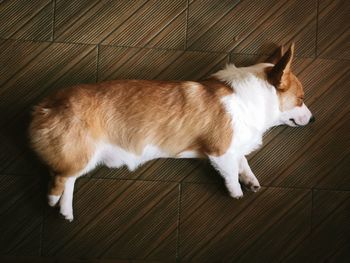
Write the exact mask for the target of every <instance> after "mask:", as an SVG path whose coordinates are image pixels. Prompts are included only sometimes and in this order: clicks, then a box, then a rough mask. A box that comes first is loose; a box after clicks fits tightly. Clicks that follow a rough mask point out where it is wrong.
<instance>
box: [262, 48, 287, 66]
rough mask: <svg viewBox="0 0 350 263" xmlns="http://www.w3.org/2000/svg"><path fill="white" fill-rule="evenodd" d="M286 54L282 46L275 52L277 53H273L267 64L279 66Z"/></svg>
mask: <svg viewBox="0 0 350 263" xmlns="http://www.w3.org/2000/svg"><path fill="white" fill-rule="evenodd" d="M283 54H284V46H280V47H279V48H277V49H276V50H275V52H273V54H272V55H271V56H269V57H268V58H267V59H266V61H265V62H266V63H271V64H275V65H276V64H277V62H278V61H280V59H281V58H282V57H283Z"/></svg>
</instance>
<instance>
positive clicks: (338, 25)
mask: <svg viewBox="0 0 350 263" xmlns="http://www.w3.org/2000/svg"><path fill="white" fill-rule="evenodd" d="M349 13H350V8H349V5H348V3H347V2H346V1H343V0H320V1H319V15H318V30H317V53H318V55H319V56H320V57H323V58H333V59H334V58H338V59H350V51H349V40H350V30H349V26H348V24H347V23H346V22H345V21H348V20H349Z"/></svg>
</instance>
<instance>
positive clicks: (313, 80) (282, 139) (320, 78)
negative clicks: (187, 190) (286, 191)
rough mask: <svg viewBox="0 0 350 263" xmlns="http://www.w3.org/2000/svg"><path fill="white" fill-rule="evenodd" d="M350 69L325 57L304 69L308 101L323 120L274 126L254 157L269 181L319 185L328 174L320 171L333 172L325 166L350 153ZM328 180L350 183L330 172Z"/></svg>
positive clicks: (256, 167) (334, 183)
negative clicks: (348, 130) (349, 123)
mask: <svg viewBox="0 0 350 263" xmlns="http://www.w3.org/2000/svg"><path fill="white" fill-rule="evenodd" d="M306 62H308V61H306ZM346 72H347V65H346V64H345V63H341V62H337V61H333V60H319V59H316V60H314V61H313V62H312V63H311V64H310V63H308V65H307V67H306V68H304V69H303V70H302V71H301V73H300V78H301V80H302V82H303V83H304V86H305V90H306V104H307V105H308V106H309V107H310V109H311V111H312V112H313V114H314V115H315V117H316V120H317V121H316V122H315V123H313V124H311V125H309V126H307V127H303V128H289V127H287V128H278V129H274V130H272V132H271V133H269V134H268V135H267V136H266V137H267V139H268V140H267V142H265V144H264V146H263V148H262V149H260V150H259V151H258V152H257V153H256V154H255V155H254V156H253V157H251V160H250V164H251V167H252V169H253V172H254V173H255V175H256V176H257V177H258V179H260V181H261V183H262V184H263V185H275V186H289V187H294V186H297V187H312V186H315V184H317V182H318V181H320V180H321V179H322V178H323V176H321V174H320V173H319V172H322V173H323V174H324V175H325V176H328V175H326V171H329V170H325V169H326V168H327V169H328V168H331V167H334V168H335V165H336V164H337V163H338V162H340V161H341V160H342V159H343V158H344V156H346V155H347V154H348V153H349V146H348V141H349V140H348V139H347V137H348V135H347V133H346V131H345V130H342V128H343V129H345V126H346V123H347V121H346V120H348V116H347V115H348V114H347V112H348V111H349V105H348V98H349V96H350V93H349V91H348V89H347V88H346V87H347V86H348V85H346V84H345V83H349V79H348V77H347V75H346ZM266 137H265V138H266ZM327 164H328V166H327ZM316 168H317V169H316ZM331 178H333V179H331ZM328 179H329V180H330V181H332V182H330V181H329V180H328V183H329V184H328V187H334V186H339V185H342V184H344V183H345V184H346V186H344V185H342V187H349V182H348V180H347V181H346V179H342V178H341V176H338V177H332V175H329V178H328ZM322 180H323V179H322ZM338 180H340V181H338ZM323 186H326V185H325V184H323Z"/></svg>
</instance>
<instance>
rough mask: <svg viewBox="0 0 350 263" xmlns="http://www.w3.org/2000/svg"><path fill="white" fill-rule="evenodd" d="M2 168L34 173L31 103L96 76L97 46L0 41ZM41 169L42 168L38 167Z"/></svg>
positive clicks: (0, 164) (6, 170) (8, 170)
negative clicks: (30, 146) (30, 147)
mask: <svg viewBox="0 0 350 263" xmlns="http://www.w3.org/2000/svg"><path fill="white" fill-rule="evenodd" d="M0 48H1V50H2V53H1V55H0V60H1V64H3V65H6V66H5V67H0V86H1V87H0V126H1V128H0V137H1V139H2V140H3V141H4V143H2V144H1V146H0V149H1V152H2V154H1V158H2V159H1V160H0V171H2V172H7V173H16V174H17V173H21V174H24V173H26V174H28V173H34V171H33V169H34V167H33V164H34V163H35V160H34V159H33V158H32V157H30V151H29V150H28V147H27V145H28V142H27V132H26V130H27V126H28V121H29V115H30V111H31V107H32V106H33V105H34V103H36V102H38V100H39V99H40V98H42V97H44V96H45V95H47V94H48V93H49V92H51V91H53V90H56V89H58V88H62V87H65V86H69V85H73V84H76V83H82V82H86V83H87V82H94V81H95V80H96V54H97V52H96V47H95V46H91V45H74V44H58V43H46V42H45V43H44V42H42V43H39V42H29V41H12V40H3V41H0ZM35 171H36V172H39V171H41V170H35Z"/></svg>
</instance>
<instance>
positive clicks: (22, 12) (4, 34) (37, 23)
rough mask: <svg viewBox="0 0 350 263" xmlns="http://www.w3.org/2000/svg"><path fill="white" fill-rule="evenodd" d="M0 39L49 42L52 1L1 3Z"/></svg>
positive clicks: (11, 0)
mask: <svg viewBox="0 0 350 263" xmlns="http://www.w3.org/2000/svg"><path fill="white" fill-rule="evenodd" d="M0 13H1V16H0V25H1V27H0V38H11V39H27V40H50V39H51V37H52V21H53V1H50V0H39V1H21V0H10V1H1V5H0Z"/></svg>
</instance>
